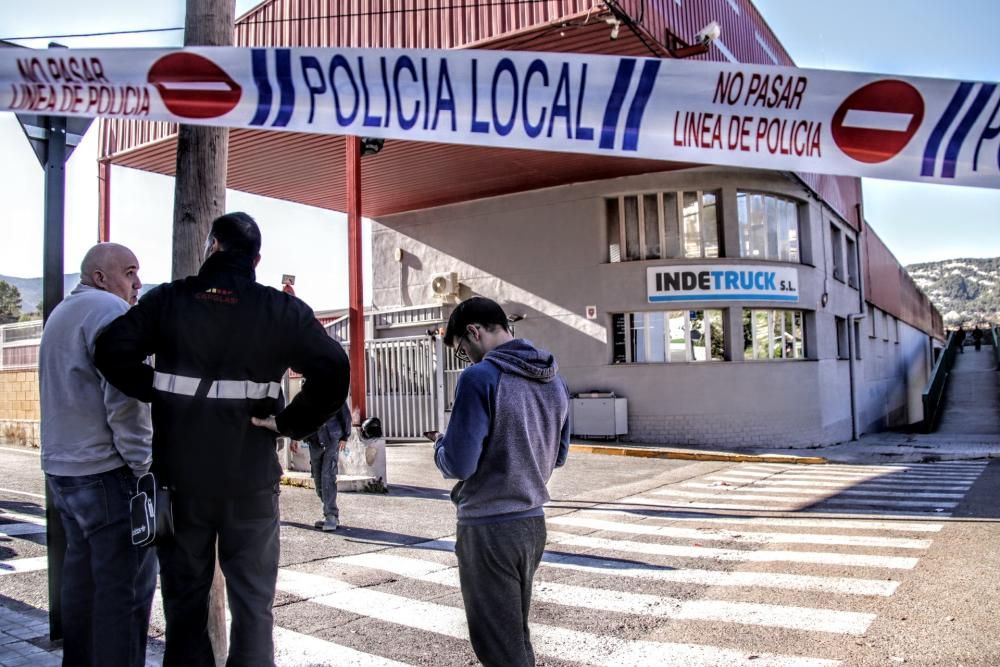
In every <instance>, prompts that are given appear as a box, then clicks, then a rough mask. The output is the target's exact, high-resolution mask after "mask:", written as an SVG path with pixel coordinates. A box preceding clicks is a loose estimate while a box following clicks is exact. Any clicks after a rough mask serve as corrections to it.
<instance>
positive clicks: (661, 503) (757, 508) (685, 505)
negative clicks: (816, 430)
mask: <svg viewBox="0 0 1000 667" xmlns="http://www.w3.org/2000/svg"><path fill="white" fill-rule="evenodd" d="M669 502H670V501H669V500H667V499H661V500H656V499H654V498H641V497H636V498H629V499H628V503H629V504H630V505H644V506H649V507H664V508H668V507H669V508H673V509H685V510H686V509H699V510H746V511H750V512H782V513H785V512H810V513H824V514H825V513H831V512H832V513H835V514H850V513H851V512H850V511H849V510H842V509H829V508H827V509H824V508H821V507H813V506H810V503H800V504H798V505H764V504H761V503H756V504H750V503H747V504H740V503H704V502H697V501H694V500H689V501H687V502H685V501H683V500H680V499H678V500H676V501H674V503H673V504H668V503H669ZM807 507H808V509H806V508H807ZM919 511H921V510H907V511H899V512H895V511H892V510H880V511H879V513H878V514H877V515H876V516H896V517H901V518H902V517H909V518H911V519H922V518H924V517H922V516H919V515H915V514H914V512H919ZM927 511H928V512H931V511H933V512H934V514H933V516H934V518H936V519H940V518H944V517H950V516H951V513H949V512H937V511H936V510H930V509H928V510H927Z"/></svg>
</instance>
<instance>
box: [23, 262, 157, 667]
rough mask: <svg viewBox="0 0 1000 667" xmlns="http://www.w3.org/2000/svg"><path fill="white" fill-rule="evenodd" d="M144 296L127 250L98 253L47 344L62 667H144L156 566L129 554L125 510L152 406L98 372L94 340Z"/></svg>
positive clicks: (148, 444)
mask: <svg viewBox="0 0 1000 667" xmlns="http://www.w3.org/2000/svg"><path fill="white" fill-rule="evenodd" d="M141 287H142V282H141V281H140V280H139V261H138V260H137V259H136V258H135V255H133V254H132V251H130V250H129V249H128V248H126V247H125V246H121V245H117V244H115V243H100V244H98V245H95V246H94V247H92V248H91V249H90V250H88V251H87V254H86V256H84V258H83V263H82V265H81V266H80V284H79V285H77V286H76V287H75V288H73V291H72V292H70V293H69V295H68V296H67V297H66V298H65V299H64V300H63V301H62V302H61V303H60V304H59V305H58V306H56V307H55V309H54V310H53V311H52V315H51V316H50V317H49V319H48V321H47V322H46V323H45V330H44V332H43V333H42V342H41V346H40V349H39V362H38V376H39V382H40V385H41V391H40V395H41V409H42V428H41V430H42V434H41V435H42V470H44V471H45V480H46V482H47V483H48V487H49V492H50V493H51V496H52V502H53V504H54V505H55V507H56V510H57V512H58V516H59V520H61V521H62V525H63V528H65V530H66V560H65V562H64V563H63V571H62V582H61V587H60V591H59V595H60V599H61V601H62V614H61V620H62V628H63V664H64V665H100V666H102V667H104V666H105V665H107V666H108V667H142V665H144V664H146V635H147V632H148V630H149V610H150V607H151V606H152V604H153V593H154V591H155V590H156V557H155V553H154V552H153V550H152V549H149V548H147V547H136V546H133V545H132V536H131V521H130V513H129V501H130V498H131V496H132V494H134V493H135V490H136V478H137V477H139V476H140V475H143V474H145V473H146V472H147V471H148V470H149V466H150V462H151V461H152V457H153V449H152V447H153V445H152V435H153V433H152V426H151V425H150V416H149V406H147V405H146V404H145V403H141V402H139V401H137V400H135V399H132V398H129V397H128V396H126V395H125V394H123V393H122V392H120V391H119V390H118V389H116V388H115V387H114V386H112V385H110V384H108V382H107V380H105V379H104V376H102V375H101V374H100V373H99V372H98V370H97V368H96V367H95V366H94V345H95V341H96V340H97V337H98V334H100V333H101V331H102V330H103V329H104V328H105V327H106V326H107V325H108V324H109V323H110V322H111V321H112V320H114V319H115V318H117V317H118V316H120V315H122V314H123V313H125V312H127V311H128V310H129V304H134V303H135V301H136V297H137V296H138V294H139V289H140V288H141Z"/></svg>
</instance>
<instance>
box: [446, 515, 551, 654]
mask: <svg viewBox="0 0 1000 667" xmlns="http://www.w3.org/2000/svg"><path fill="white" fill-rule="evenodd" d="M545 538H546V532H545V517H541V516H537V517H529V518H527V519H515V520H513V521H503V522H501V523H489V524H483V525H478V526H463V525H459V526H458V534H457V537H456V540H455V555H456V556H458V578H459V582H460V583H461V586H462V600H464V602H465V618H466V620H467V621H468V623H469V639H470V641H471V642H472V649H473V650H474V651H475V652H476V657H478V658H479V661H480V662H482V663H483V665H485V667H534V665H535V652H534V650H533V649H532V647H531V636H530V633H529V632H528V610H529V608H530V607H531V585H532V581H533V579H534V576H535V570H537V569H538V564H539V563H540V562H541V560H542V552H543V551H545Z"/></svg>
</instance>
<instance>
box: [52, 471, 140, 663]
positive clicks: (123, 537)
mask: <svg viewBox="0 0 1000 667" xmlns="http://www.w3.org/2000/svg"><path fill="white" fill-rule="evenodd" d="M46 480H47V481H48V485H49V490H50V492H51V494H52V501H53V503H54V504H55V507H56V509H57V510H58V512H59V518H60V519H61V520H62V524H63V527H64V528H65V530H66V560H65V562H64V564H63V572H62V587H61V590H60V599H61V600H62V627H63V637H64V639H63V665H66V666H67V667H68V666H70V665H72V666H74V667H76V666H77V665H80V666H81V667H91V666H94V667H126V666H127V667H142V665H145V664H146V635H147V633H148V631H149V610H150V607H151V605H152V604H153V593H154V591H155V590H156V558H155V557H154V554H153V550H152V549H149V548H145V547H134V546H132V538H131V531H132V525H131V519H130V514H129V500H130V498H131V496H132V494H133V493H135V476H134V475H133V474H132V472H131V470H130V469H129V468H128V467H126V466H123V467H121V468H118V469H117V470H111V471H108V472H104V473H100V474H97V475H81V476H78V477H61V476H56V475H46Z"/></svg>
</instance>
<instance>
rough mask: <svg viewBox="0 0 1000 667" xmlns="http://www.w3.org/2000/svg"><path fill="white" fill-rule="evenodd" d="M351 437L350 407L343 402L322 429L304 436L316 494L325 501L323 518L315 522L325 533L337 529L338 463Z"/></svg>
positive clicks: (338, 513) (338, 512) (338, 519)
mask: <svg viewBox="0 0 1000 667" xmlns="http://www.w3.org/2000/svg"><path fill="white" fill-rule="evenodd" d="M349 437H351V408H350V407H348V405H347V403H344V404H343V405H342V406H341V407H340V410H338V411H337V412H336V414H334V415H333V417H331V418H330V419H329V420H328V421H327V422H326V423H325V424H323V425H322V426H320V427H319V430H318V431H316V432H315V433H313V434H312V435H308V436H306V438H305V441H306V444H308V445H309V467H310V470H311V472H312V478H313V481H315V482H316V495H318V496H319V499H320V500H321V501H323V518H322V519H321V520H319V521H317V522H316V523H315V524H313V525H315V526H316V527H317V528H319V529H320V530H322V531H324V532H333V531H335V530H337V526H338V525H339V524H340V510H339V509H337V462H338V459H339V458H340V452H341V450H343V449H344V447H345V446H346V445H347V439H348V438H349Z"/></svg>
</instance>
